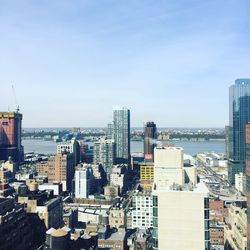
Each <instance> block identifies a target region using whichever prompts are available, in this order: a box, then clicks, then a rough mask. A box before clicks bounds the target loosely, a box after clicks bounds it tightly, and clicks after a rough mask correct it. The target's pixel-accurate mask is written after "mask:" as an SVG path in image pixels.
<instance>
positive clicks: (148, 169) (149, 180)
mask: <svg viewBox="0 0 250 250" xmlns="http://www.w3.org/2000/svg"><path fill="white" fill-rule="evenodd" d="M153 183H154V164H153V163H142V164H140V184H141V186H142V188H143V190H145V191H150V190H152V187H153Z"/></svg>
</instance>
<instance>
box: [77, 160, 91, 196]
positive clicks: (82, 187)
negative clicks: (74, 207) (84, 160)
mask: <svg viewBox="0 0 250 250" xmlns="http://www.w3.org/2000/svg"><path fill="white" fill-rule="evenodd" d="M93 183H94V176H93V170H92V168H91V165H89V164H79V165H78V166H77V167H76V171H75V198H77V199H78V198H79V199H83V198H88V196H89V194H91V193H92V189H94V187H93Z"/></svg>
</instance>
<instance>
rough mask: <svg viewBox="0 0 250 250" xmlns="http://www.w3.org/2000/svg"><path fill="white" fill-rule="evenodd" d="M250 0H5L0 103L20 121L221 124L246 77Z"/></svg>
mask: <svg viewBox="0 0 250 250" xmlns="http://www.w3.org/2000/svg"><path fill="white" fill-rule="evenodd" d="M249 13H250V1H249V0H209V1H204V0H199V1H198V0H178V1H177V0H164V1H163V0H162V1H161V0H157V1H156V0H137V1H134V0H126V1H117V0H113V1H111V0H110V1H109V0H88V1H84V0H79V1H77V0H67V1H66V0H65V1H64V0H53V1H52V0H39V1H37V0H33V1H32V0H29V1H28V0H22V1H20V0H16V1H12V0H0V93H1V95H0V110H7V109H8V106H9V107H10V108H11V109H13V108H14V97H13V95H12V90H11V84H12V83H14V86H15V90H16V95H17V100H18V103H19V105H20V107H21V112H22V113H23V115H24V119H23V126H24V127H51V126H54V127H55V126H56V127H58V126H60V127H66V126H69V127H70V126H82V127H89V126H105V125H106V123H108V122H109V121H111V120H112V107H113V106H117V105H123V106H127V107H128V108H130V110H131V122H132V126H142V125H143V122H144V121H147V120H153V121H155V122H156V124H157V125H158V126H161V127H164V126H166V127H223V126H224V125H225V124H227V123H228V87H229V86H230V85H231V84H232V83H233V82H234V80H235V79H236V78H247V77H250V15H249Z"/></svg>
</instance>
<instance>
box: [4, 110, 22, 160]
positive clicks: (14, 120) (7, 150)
mask: <svg viewBox="0 0 250 250" xmlns="http://www.w3.org/2000/svg"><path fill="white" fill-rule="evenodd" d="M22 118H23V116H22V114H20V113H18V111H17V112H0V160H7V159H8V158H9V157H11V158H12V160H13V161H14V162H21V161H22V160H23V146H22V144H21V133H22Z"/></svg>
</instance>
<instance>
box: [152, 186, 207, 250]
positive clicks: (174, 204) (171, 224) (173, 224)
mask: <svg viewBox="0 0 250 250" xmlns="http://www.w3.org/2000/svg"><path fill="white" fill-rule="evenodd" d="M175 187H176V188H177V189H175ZM208 192H209V191H208V189H207V187H206V186H205V184H204V183H199V184H197V187H196V188H192V187H190V186H189V187H186V188H185V187H184V186H183V187H182V188H180V186H172V187H167V188H162V189H161V188H160V189H156V190H153V236H154V242H155V244H154V249H160V250H161V249H164V250H173V249H178V250H187V249H190V250H191V249H192V250H201V249H205V250H208V249H209V208H208V207H209V200H208Z"/></svg>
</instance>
